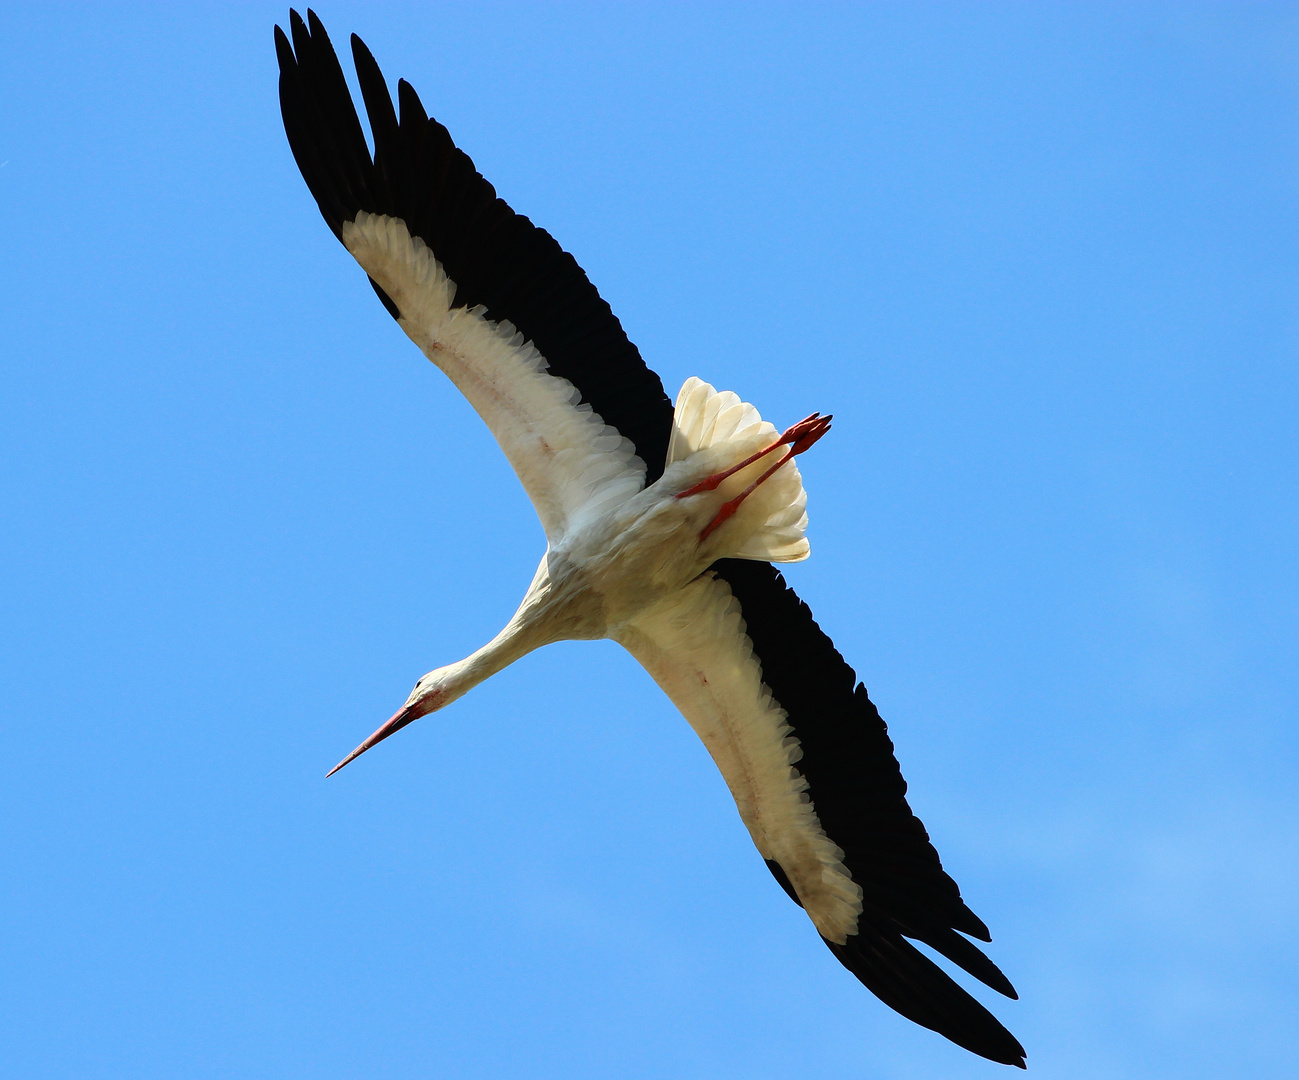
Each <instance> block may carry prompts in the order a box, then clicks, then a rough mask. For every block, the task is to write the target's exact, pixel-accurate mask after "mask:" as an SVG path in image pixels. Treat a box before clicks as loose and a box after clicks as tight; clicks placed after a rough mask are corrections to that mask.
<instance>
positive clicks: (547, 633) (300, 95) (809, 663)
mask: <svg viewBox="0 0 1299 1080" xmlns="http://www.w3.org/2000/svg"><path fill="white" fill-rule="evenodd" d="M308 16H309V20H310V23H311V25H310V27H308V26H307V24H306V23H304V22H303V21H302V20H301V19H300V18H299V17H298V16H297V15H296V13H293V14H292V17H291V26H292V34H293V43H292V45H290V43H289V41H288V39H287V38H286V37H285V36H284V35H283V34H282V33H281V32H280V31H279V30H278V28H277V31H276V47H277V51H278V53H279V60H280V70H281V80H280V99H281V107H282V109H283V113H284V122H285V130H286V132H287V133H288V136H289V142H290V145H291V146H292V148H293V152H294V156H295V158H296V160H297V162H298V165H299V167H300V168H301V170H302V173H303V177H304V178H305V179H306V181H307V183H308V185H309V187H310V188H311V191H312V194H313V195H314V196H315V198H316V201H317V204H318V205H319V207H320V210H321V213H322V214H323V215H324V217H325V220H326V221H327V222H328V223H329V225H330V227H331V228H332V229H333V230H334V233H335V235H336V236H338V238H339V240H341V241H342V243H343V244H344V245H345V246H346V247H347V249H348V251H350V252H351V253H352V255H353V256H354V257H355V259H356V260H357V262H358V263H360V265H361V267H362V268H363V269H364V270H365V272H366V273H367V274H368V275H369V278H370V281H371V284H372V285H373V286H374V288H375V291H376V292H377V293H378V295H379V298H380V299H381V300H382V301H383V303H384V306H385V307H386V308H387V309H388V311H389V313H390V314H391V315H392V316H393V317H394V318H395V319H396V320H397V322H398V323H399V325H400V326H401V328H402V329H403V330H404V331H405V332H406V334H407V335H408V336H409V337H410V338H411V340H412V341H414V342H415V344H416V345H418V346H419V347H420V349H421V350H422V351H423V352H424V354H425V356H427V357H428V358H429V360H431V361H432V362H433V363H434V364H436V365H437V367H439V368H440V369H441V370H442V371H443V372H444V373H445V374H446V375H447V376H448V378H450V380H451V381H452V383H454V384H455V386H456V387H457V388H459V390H460V391H461V392H462V393H463V394H464V395H465V397H466V398H467V399H468V400H469V402H470V403H471V404H472V405H473V407H474V408H475V409H476V410H477V411H478V413H479V415H480V416H481V417H482V418H483V420H484V421H485V422H486V423H487V425H488V426H489V427H490V428H491V430H492V433H493V434H494V435H495V437H496V439H497V442H498V443H499V444H500V446H501V449H502V450H503V451H504V453H505V455H506V457H507V458H508V459H509V461H510V464H511V465H512V466H513V467H514V470H515V472H516V473H517V474H518V476H519V479H520V481H521V482H522V483H523V486H524V488H525V490H526V491H527V493H528V496H529V498H530V499H531V501H532V504H533V506H534V508H535V509H536V511H537V515H538V517H539V518H540V519H541V524H542V527H543V528H544V530H545V533H546V539H547V549H546V552H545V554H544V556H543V557H542V559H541V563H540V565H539V566H538V567H537V572H536V574H535V576H534V578H533V581H532V585H531V586H530V587H529V589H528V591H527V594H526V595H525V596H524V599H523V602H522V603H521V604H520V606H519V609H518V611H517V612H516V613H515V614H514V616H513V618H511V619H510V621H509V622H508V623H507V624H506V626H505V627H504V628H503V629H502V630H501V632H500V633H499V634H497V635H496V637H495V638H493V639H492V641H490V642H488V643H487V644H486V645H484V646H483V647H482V648H481V649H479V650H478V651H477V652H475V653H473V654H472V655H471V656H469V657H467V658H465V659H464V660H461V661H459V662H458V663H454V664H451V665H449V666H447V667H442V668H438V669H436V670H434V671H431V672H429V673H428V674H427V675H425V676H424V677H423V678H421V679H420V680H419V682H418V683H417V684H416V686H415V689H414V690H413V691H412V692H411V694H410V696H409V697H408V698H407V700H406V703H405V704H404V705H403V706H402V707H401V709H399V710H398V711H397V712H396V713H395V714H394V715H393V717H392V718H391V719H390V720H389V721H388V722H387V723H386V724H384V725H383V726H382V727H380V728H379V729H378V730H377V731H376V732H375V733H374V734H373V735H371V736H370V738H368V739H367V740H366V741H365V742H364V743H362V744H361V745H360V746H359V747H357V748H356V750H354V751H353V752H352V754H351V755H349V757H347V758H345V759H344V760H343V761H342V762H340V763H339V765H338V766H335V770H334V771H337V769H339V768H341V767H342V766H343V765H346V764H347V763H348V762H349V761H351V760H353V759H354V758H355V757H356V756H357V755H359V754H360V753H362V752H364V751H365V750H367V749H369V748H370V747H372V746H374V745H375V744H376V743H377V742H379V741H381V740H382V739H385V738H387V737H388V736H389V735H391V734H392V733H393V732H395V731H397V730H399V729H400V728H402V727H404V726H406V725H407V724H409V723H411V722H412V721H414V720H416V719H418V718H419V717H421V716H426V715H428V714H429V713H431V712H434V711H436V710H438V709H441V708H444V707H446V706H447V705H449V704H450V703H451V702H453V701H455V700H456V699H457V698H459V697H461V696H462V695H464V694H465V693H467V692H468V691H469V690H470V689H472V688H473V687H474V686H475V685H477V684H478V683H480V682H482V681H483V680H484V679H486V678H489V677H490V676H492V675H493V674H495V673H497V672H499V671H501V670H502V669H503V668H505V667H506V666H508V665H509V664H510V663H512V662H513V661H514V660H516V659H518V658H519V657H521V656H523V655H525V654H527V653H529V652H531V651H532V650H534V649H537V648H540V647H541V646H543V645H546V644H548V643H550V642H554V641H559V640H564V639H574V638H601V637H606V638H612V639H613V640H615V641H618V642H619V643H620V644H622V645H623V646H624V647H626V649H627V650H628V651H629V652H630V653H631V654H632V655H633V656H634V657H635V658H636V659H637V660H638V661H640V663H641V664H642V665H643V666H644V667H645V669H646V670H647V671H648V672H649V673H650V675H651V676H652V677H653V678H654V680H655V681H656V682H657V683H658V685H659V686H660V687H662V689H663V690H664V691H665V692H666V693H667V695H668V696H669V697H670V698H671V699H672V701H673V702H674V704H676V706H677V707H678V708H679V709H680V711H681V712H682V714H683V715H684V716H685V717H686V719H687V720H688V721H689V723H690V724H691V726H692V727H693V728H694V730H695V731H696V732H697V733H698V734H699V736H700V738H701V739H702V741H703V743H704V745H705V746H706V747H707V749H708V752H709V753H710V754H711V755H712V758H713V760H714V761H715V762H716V763H717V766H718V769H719V770H720V771H721V773H722V776H723V777H724V779H725V781H726V784H727V786H728V787H729V789H730V791H731V794H732V795H733V796H734V798H735V802H736V806H737V808H738V810H739V813H740V817H741V819H742V820H743V822H744V824H745V826H746V828H747V829H748V832H749V835H750V836H751V837H752V839H753V842H754V844H755V846H756V847H757V849H758V851H759V853H760V854H761V855H762V857H763V858H764V859H765V860H766V862H767V866H768V867H769V868H770V869H771V872H772V874H773V875H774V876H775V878H776V879H777V881H778V882H779V883H780V885H781V886H782V887H783V888H784V889H785V891H786V892H787V893H788V894H789V895H790V897H791V898H792V899H793V900H794V901H795V902H797V903H798V904H800V905H801V906H802V907H804V908H805V909H806V911H807V914H808V916H809V917H810V918H811V920H812V922H813V924H814V925H815V927H816V929H817V931H818V932H819V933H820V935H821V937H822V939H823V940H824V941H825V943H826V944H827V945H828V946H829V948H830V949H831V951H832V952H833V953H834V954H835V956H836V957H838V958H839V960H840V961H841V962H842V963H843V964H844V965H845V966H846V967H847V968H848V969H849V970H850V971H852V973H853V974H854V975H856V976H857V977H858V978H859V979H860V980H861V981H862V982H863V983H864V984H865V985H866V986H867V987H869V988H870V990H871V991H872V992H874V993H875V994H876V995H877V996H878V997H880V998H881V999H882V1000H884V1001H885V1002H887V1003H888V1004H889V1005H891V1006H892V1007H893V1008H895V1009H897V1010H898V1011H899V1012H901V1013H902V1014H903V1015H905V1016H908V1017H910V1018H911V1019H913V1020H915V1021H916V1022H918V1023H921V1024H924V1025H925V1026H927V1027H930V1028H933V1029H934V1030H936V1031H939V1032H941V1033H942V1034H944V1035H946V1036H947V1037H948V1038H950V1039H952V1040H954V1041H955V1042H957V1043H959V1044H960V1045H962V1046H965V1047H967V1048H969V1049H971V1050H973V1051H975V1052H976V1053H979V1054H982V1055H984V1056H986V1057H990V1058H992V1059H993V1060H996V1061H1002V1062H1006V1063H1008V1064H1015V1065H1021V1066H1022V1064H1023V1048H1022V1047H1021V1046H1020V1045H1019V1043H1018V1042H1017V1041H1016V1040H1015V1038H1014V1036H1012V1035H1011V1034H1010V1033H1009V1032H1008V1031H1006V1029H1005V1028H1004V1027H1002V1026H1001V1024H1000V1023H999V1022H998V1021H997V1020H996V1019H995V1018H994V1017H993V1016H992V1015H991V1013H989V1012H988V1011H987V1010H986V1009H985V1008H984V1007H983V1006H982V1005H980V1004H979V1003H978V1002H977V1001H975V1000H974V998H972V997H971V996H970V995H969V994H968V993H966V991H964V990H963V989H962V988H961V987H960V986H958V985H957V984H956V983H955V982H954V981H953V980H952V979H951V978H950V977H949V976H948V975H947V974H946V973H944V972H943V971H942V970H941V969H940V968H939V967H938V966H937V965H935V964H934V963H933V962H932V961H930V960H929V959H928V958H926V957H925V956H924V955H923V954H921V953H920V952H918V951H917V950H916V949H915V948H914V947H913V946H912V945H911V944H910V943H909V942H908V941H907V940H906V939H908V938H911V939H915V940H918V941H922V942H924V943H925V944H927V945H929V946H931V947H932V948H934V949H936V950H937V951H938V952H940V953H941V954H943V955H944V956H945V957H947V958H948V959H949V960H952V961H953V962H955V963H956V964H958V965H960V966H961V967H962V968H964V969H965V970H966V971H967V972H969V973H971V974H973V975H975V976H976V977H977V978H979V979H980V980H982V981H983V982H984V983H986V984H987V985H988V986H990V987H992V988H994V989H996V990H998V991H1000V992H1002V993H1004V994H1007V995H1009V996H1011V997H1013V996H1015V994H1014V990H1013V989H1012V988H1011V986H1010V983H1009V982H1008V981H1007V980H1006V977H1005V976H1004V975H1003V974H1002V973H1001V972H1000V971H999V970H998V969H997V967H996V966H995V965H994V964H993V963H992V962H991V961H990V960H989V959H988V958H987V957H986V956H984V954H983V953H982V952H981V951H980V950H979V949H978V948H977V947H976V946H974V945H973V944H971V942H970V941H969V940H968V939H967V938H966V937H964V936H962V935H963V934H966V935H970V936H972V937H977V938H979V939H981V940H984V941H986V940H989V937H988V931H987V928H986V927H985V926H984V925H983V923H982V922H981V921H980V920H979V919H978V918H977V917H976V916H975V915H974V913H973V912H972V911H970V909H969V908H968V907H966V905H965V903H964V901H963V900H962V899H961V897H960V893H959V891H958V889H957V887H956V884H955V883H954V882H953V881H952V880H951V878H950V877H948V876H947V874H946V873H945V872H944V871H943V869H942V866H941V864H940V863H939V861H938V856H937V853H936V852H935V851H934V849H933V847H932V846H931V845H930V843H929V839H928V835H927V834H926V833H925V830H924V827H923V825H921V823H920V821H919V820H918V819H917V818H916V817H915V816H914V815H913V814H912V813H911V810H910V807H909V806H908V805H907V802H906V799H905V797H904V795H905V791H906V784H905V782H904V781H903V780H902V776H901V773H900V772H899V770H898V765H897V761H896V759H895V758H894V756H893V747H892V744H891V742H890V741H889V739H888V736H887V733H886V729H885V726H884V722H883V721H882V720H881V719H880V717H879V713H878V712H877V711H876V709H875V706H874V704H873V703H872V702H871V701H870V698H869V697H868V696H867V694H866V690H865V688H864V687H863V686H861V685H859V684H857V682H856V677H855V675H854V674H853V672H852V669H851V668H849V667H848V665H847V664H846V663H845V662H844V660H843V658H842V657H841V656H840V655H839V653H838V652H837V651H836V650H835V648H834V646H833V644H832V643H831V642H830V640H829V638H828V637H826V635H825V634H824V633H822V631H821V630H820V628H819V627H817V625H816V623H815V622H814V621H813V619H812V616H811V613H810V612H809V611H808V609H807V606H806V605H805V604H803V603H802V602H801V601H800V600H799V599H798V598H797V597H796V596H795V595H794V593H793V591H792V590H790V589H789V588H788V587H787V586H786V585H785V583H784V581H783V579H782V578H781V576H780V574H779V573H778V572H777V571H776V570H775V568H774V567H773V566H772V565H771V564H772V563H773V562H795V561H798V560H800V559H803V558H806V557H807V554H808V544H807V540H806V537H805V536H804V531H805V528H806V525H807V515H806V513H805V509H804V508H805V504H806V496H805V494H804V492H803V486H802V480H801V477H800V475H799V472H798V469H797V467H796V464H795V462H794V461H793V458H794V456H795V455H796V454H799V453H802V452H803V451H804V450H806V449H808V447H809V446H810V445H811V444H812V443H813V442H815V441H816V439H818V438H819V437H820V436H821V435H822V434H823V433H824V431H825V430H826V428H827V427H828V419H829V418H828V417H826V418H820V417H816V416H813V417H809V418H808V419H807V420H805V421H801V422H800V423H799V424H795V425H794V426H793V427H791V428H789V429H788V430H787V431H785V432H784V434H783V435H781V434H778V433H777V431H776V429H775V428H774V427H772V425H771V424H769V423H766V422H765V421H763V420H762V418H761V417H760V416H759V415H758V412H757V410H756V409H755V408H754V407H753V406H751V405H748V404H746V403H745V402H743V401H741V400H740V399H739V398H738V397H737V396H736V395H734V394H732V393H728V392H725V391H723V392H718V391H715V390H714V389H713V387H711V386H709V385H708V384H707V383H705V382H703V381H701V380H699V379H694V378H692V379H689V380H687V381H686V383H685V385H684V386H683V387H682V389H681V392H680V394H679V395H678V397H677V400H676V403H675V407H674V406H673V405H672V403H670V402H669V401H668V399H667V397H666V395H665V394H664V393H663V387H662V384H661V382H660V381H659V379H658V377H657V376H656V375H655V374H654V373H653V372H652V371H650V370H649V369H648V368H647V367H646V366H645V363H644V361H643V360H642V359H641V358H640V354H639V352H638V351H637V350H636V347H635V346H634V345H632V343H631V342H630V341H629V340H628V339H627V337H626V335H625V334H624V333H623V330H622V327H621V325H620V324H619V322H618V320H617V319H616V318H615V317H614V316H613V313H612V312H611V311H610V310H609V307H608V305H607V304H606V303H604V301H603V300H601V299H600V296H599V294H598V293H597V292H596V290H595V288H594V287H593V286H592V285H591V283H590V282H589V281H588V280H587V278H586V275H585V274H584V273H583V272H582V270H581V268H580V267H578V265H577V263H576V262H575V261H574V260H573V258H572V256H570V255H568V254H567V253H566V252H564V251H563V249H561V248H560V247H559V245H558V244H556V243H555V241H554V240H553V239H552V238H551V237H550V236H549V234H547V233H545V232H544V231H543V230H541V229H539V228H537V227H536V226H534V225H533V224H532V223H531V222H530V221H528V220H527V219H526V218H524V217H521V216H520V215H517V214H515V213H514V211H512V210H511V209H510V208H509V207H508V206H507V205H506V204H505V203H504V202H503V201H501V200H500V199H498V198H496V194H495V192H494V190H493V189H492V188H491V185H490V184H488V183H487V181H486V180H484V179H483V178H482V177H481V176H480V175H479V174H478V173H477V172H476V171H475V170H474V167H473V163H472V162H471V161H470V160H469V158H468V157H466V156H465V155H464V154H463V153H462V152H461V151H460V150H458V149H456V147H455V145H454V144H453V143H452V142H451V139H450V136H449V135H448V134H447V132H446V129H445V128H443V127H442V126H441V125H440V124H438V123H437V122H436V121H435V120H431V119H429V118H428V117H427V115H426V114H425V112H424V109H423V106H422V105H421V104H420V102H419V99H418V97H417V96H416V95H415V92H414V91H413V90H412V89H411V88H410V86H409V85H408V84H406V83H405V82H401V83H399V84H398V89H399V96H400V102H401V116H400V120H399V119H398V116H397V114H396V111H395V110H394V109H393V105H392V101H391V98H390V97H389V96H388V91H387V87H386V84H385V83H384V81H383V77H382V75H381V74H380V72H379V69H378V67H377V65H376V64H375V63H374V60H373V58H372V57H371V56H370V54H369V51H368V50H367V49H366V48H365V46H364V45H363V44H361V42H360V40H359V39H357V38H355V37H353V39H352V44H353V54H354V57H355V59H356V63H357V74H358V77H359V79H360V83H361V89H362V93H363V95H364V97H365V102H366V108H367V112H368V114H369V119H370V127H371V131H372V133H373V138H374V143H375V148H374V152H373V154H371V151H370V150H369V148H368V146H367V145H366V142H365V136H364V133H363V131H362V130H361V127H360V123H359V120H358V118H357V116H356V112H355V109H354V108H353V106H352V102H351V98H350V93H349V91H348V89H347V85H346V81H345V80H344V78H343V75H342V70H341V68H340V67H339V65H338V61H337V58H336V57H335V55H334V51H333V48H332V46H331V44H330V42H329V39H328V37H327V35H326V34H325V31H324V28H323V27H322V26H321V25H320V23H319V21H318V20H316V18H315V16H314V15H312V14H311V13H310V12H309V13H308Z"/></svg>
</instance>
